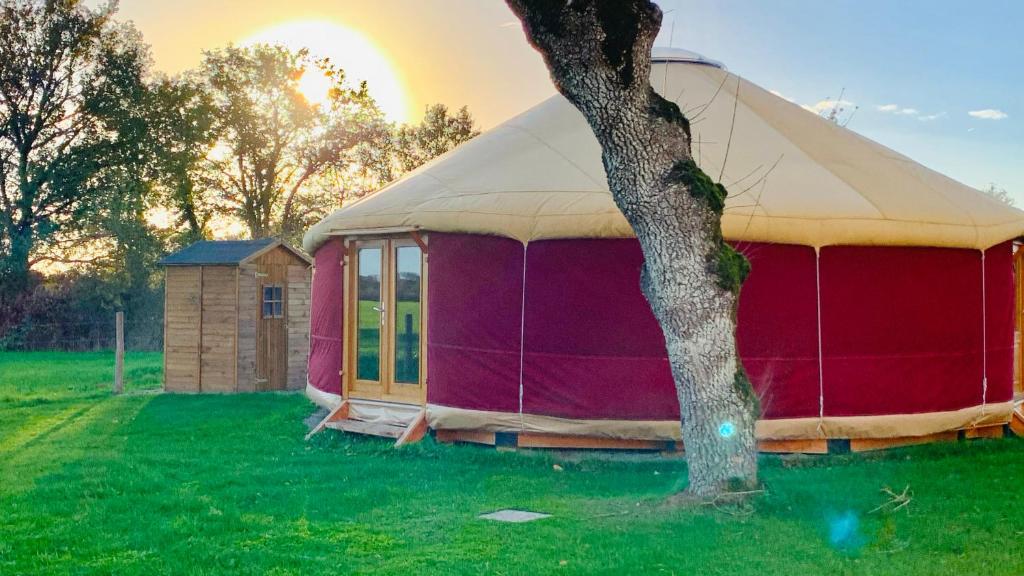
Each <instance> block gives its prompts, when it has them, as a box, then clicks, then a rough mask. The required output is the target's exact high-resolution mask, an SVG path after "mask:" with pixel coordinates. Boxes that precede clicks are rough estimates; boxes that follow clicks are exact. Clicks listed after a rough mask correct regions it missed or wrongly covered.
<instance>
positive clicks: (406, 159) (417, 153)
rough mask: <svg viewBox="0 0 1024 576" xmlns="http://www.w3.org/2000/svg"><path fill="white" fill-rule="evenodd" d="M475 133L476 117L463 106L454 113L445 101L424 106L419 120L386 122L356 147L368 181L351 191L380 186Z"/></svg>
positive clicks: (366, 190)
mask: <svg viewBox="0 0 1024 576" xmlns="http://www.w3.org/2000/svg"><path fill="white" fill-rule="evenodd" d="M478 134H480V131H479V130H477V129H476V121H475V120H473V115H472V114H470V113H469V109H468V108H466V107H465V106H463V107H462V108H460V109H459V111H458V112H456V113H455V114H451V113H450V112H449V111H448V107H447V106H445V105H444V104H432V105H430V106H427V109H426V112H425V113H424V115H423V121H422V122H420V123H419V124H403V125H401V126H395V125H390V126H386V127H385V128H384V129H382V130H378V131H376V132H374V133H373V134H372V138H371V140H370V141H369V142H367V143H366V144H364V145H361V146H360V147H359V149H358V161H359V165H360V167H361V168H362V171H363V174H364V175H365V176H367V177H369V179H370V184H369V185H368V186H364V187H363V189H362V190H359V191H356V193H355V194H352V195H353V196H359V195H362V194H365V193H367V192H369V191H371V190H374V189H376V188H379V187H380V186H383V185H385V184H387V183H389V182H391V181H393V180H395V179H397V178H399V177H401V176H402V175H403V174H405V173H406V172H410V171H412V170H415V169H416V168H418V167H420V166H422V165H423V164H426V163H427V162H429V161H430V160H432V159H434V158H436V157H437V156H440V155H441V154H444V153H445V152H448V151H449V150H451V149H453V148H455V147H456V146H458V145H459V144H462V143H463V142H466V141H468V140H470V139H471V138H474V137H475V136H477V135H478Z"/></svg>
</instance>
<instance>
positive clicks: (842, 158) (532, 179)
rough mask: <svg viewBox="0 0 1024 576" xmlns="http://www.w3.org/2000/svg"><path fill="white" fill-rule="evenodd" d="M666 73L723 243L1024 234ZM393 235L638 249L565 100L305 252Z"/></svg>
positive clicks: (783, 104)
mask: <svg viewBox="0 0 1024 576" xmlns="http://www.w3.org/2000/svg"><path fill="white" fill-rule="evenodd" d="M654 59H655V63H654V65H653V66H652V70H651V83H652V84H653V86H654V88H655V89H656V90H657V91H658V92H659V93H661V94H662V95H663V96H665V97H666V98H668V99H670V100H672V101H674V102H676V103H677V104H678V105H679V106H680V108H681V109H682V110H683V112H684V113H685V114H686V116H687V117H688V118H689V119H690V123H691V131H692V133H693V139H694V142H693V146H692V148H693V155H694V158H695V160H696V161H697V162H698V164H699V165H700V166H701V168H702V169H703V170H704V171H705V172H707V173H708V174H709V175H711V176H712V178H716V179H717V178H718V176H719V175H721V182H722V183H723V184H725V186H726V188H727V189H728V190H729V198H728V200H727V202H726V209H725V214H724V216H723V218H722V229H723V233H724V234H725V237H726V238H728V239H730V240H735V241H761V242H778V243H788V244H802V245H807V246H814V247H820V246H826V245H835V244H847V245H901V246H945V247H962V248H979V249H980V248H987V247H989V246H992V245H994V244H997V243H999V242H1002V241H1005V240H1008V239H1011V238H1016V237H1018V236H1020V235H1022V234H1024V212H1021V211H1019V210H1016V209H1014V208H1011V207H1008V206H1006V205H1004V204H1002V203H1000V202H999V201H997V200H995V199H993V198H991V197H989V196H988V195H986V194H984V193H982V192H979V191H977V190H975V189H973V188H970V187H968V186H965V185H964V184H961V183H959V182H956V181H955V180H952V179H951V178H947V177H946V176H943V175H942V174H939V173H938V172H935V171H933V170H930V169H928V168H925V167H924V166H921V165H920V164H917V163H916V162H914V161H912V160H910V159H909V158H907V157H906V156H903V155H901V154H899V153H897V152H894V151H892V150H890V149H888V148H886V147H884V146H882V145H880V144H878V143H876V142H873V141H871V140H868V139H867V138H864V137H863V136H860V135H859V134H857V133H856V132H853V131H851V130H848V129H846V128H843V127H840V126H837V125H836V124H834V123H833V122H830V121H828V120H826V119H823V118H821V117H819V116H817V115H816V114H813V113H810V112H808V111H806V110H804V109H803V108H801V107H800V106H798V105H796V104H793V103H791V102H789V101H787V100H785V99H783V98H780V97H778V96H775V95H774V94H771V93H770V92H768V91H767V90H764V89H763V88H761V87H759V86H757V85H755V84H752V83H750V82H748V81H746V80H743V79H742V78H740V77H738V76H736V75H734V74H731V73H729V72H727V71H726V70H725V69H724V68H723V67H722V66H721V65H720V64H719V63H717V62H714V61H712V60H708V59H706V58H704V57H702V56H700V55H697V54H694V53H692V52H687V51H683V50H667V51H665V50H656V51H655V53H654ZM730 133H731V134H732V137H731V141H730ZM723 164H724V165H725V166H724V168H723ZM387 229H422V230H433V231H439V232H464V233H479V234H492V235H499V236H506V237H510V238H515V239H518V240H520V241H523V242H528V241H530V240H540V239H552V238H621V237H631V236H633V232H632V230H631V229H630V227H629V224H628V223H627V222H626V220H625V218H624V217H623V216H622V214H621V213H620V212H619V210H618V208H617V207H616V206H615V203H614V202H613V200H612V197H611V194H610V193H609V191H608V185H607V181H606V178H605V173H604V168H603V166H602V164H601V149H600V146H599V145H598V143H597V140H596V139H595V137H594V135H593V133H592V132H591V130H590V127H589V126H588V125H587V123H586V121H585V120H584V119H583V117H582V115H581V114H580V113H579V112H578V111H577V110H576V109H575V108H574V107H573V106H572V105H571V104H570V103H569V102H568V101H567V100H566V99H565V98H563V97H562V96H554V97H551V98H549V99H548V100H546V101H544V102H542V103H540V104H538V105H537V106H535V107H533V108H531V109H529V110H527V111H526V112H524V113H522V114H520V115H518V116H516V117H514V118H512V119H510V120H508V121H506V122H504V123H503V124H501V125H499V126H497V127H495V128H493V129H491V130H488V131H487V132H485V133H483V134H481V135H480V136H478V137H476V138H474V139H473V140H471V141H469V142H467V143H465V144H463V145H462V146H459V147H458V148H456V149H455V150H453V151H451V152H449V153H448V154H445V155H443V156H441V157H440V158H437V159H435V160H433V161H432V162H430V163H428V164H426V165H424V166H422V167H420V168H418V169H417V170H415V171H413V172H410V173H409V174H407V175H405V176H404V177H403V178H401V179H399V180H397V181H395V182H393V183H392V184H390V185H388V186H387V187H385V188H384V189H382V190H381V191H380V192H377V193H376V194H373V195H372V196H369V197H367V198H364V199H362V200H360V201H358V202H356V203H353V204H351V205H349V206H346V207H344V208H342V209H340V210H338V211H336V212H335V213H333V214H332V215H330V216H328V217H327V218H325V219H324V220H323V221H321V222H320V223H319V224H317V225H316V226H314V227H313V228H311V229H310V230H309V232H308V233H307V234H306V237H305V240H304V242H303V245H304V246H305V248H306V250H309V251H313V250H315V249H316V248H317V247H318V246H319V245H320V244H322V243H323V242H324V241H325V239H326V238H327V237H329V236H332V235H338V234H352V233H359V232H361V231H362V232H367V231H370V230H387Z"/></svg>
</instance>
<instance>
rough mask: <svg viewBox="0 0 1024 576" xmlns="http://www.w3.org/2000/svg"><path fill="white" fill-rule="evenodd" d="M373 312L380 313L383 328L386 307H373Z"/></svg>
mask: <svg viewBox="0 0 1024 576" xmlns="http://www.w3.org/2000/svg"><path fill="white" fill-rule="evenodd" d="M373 311H374V312H379V313H380V325H381V326H383V325H384V307H383V306H374V307H373Z"/></svg>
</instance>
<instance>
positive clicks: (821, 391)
mask: <svg viewBox="0 0 1024 576" xmlns="http://www.w3.org/2000/svg"><path fill="white" fill-rule="evenodd" d="M814 286H815V298H814V301H815V303H816V305H817V308H818V434H821V431H822V427H823V426H824V424H825V366H824V365H825V360H824V351H823V347H822V344H821V249H820V248H818V247H815V248H814Z"/></svg>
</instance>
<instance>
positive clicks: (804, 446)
mask: <svg viewBox="0 0 1024 576" xmlns="http://www.w3.org/2000/svg"><path fill="white" fill-rule="evenodd" d="M1020 424H1021V430H1022V432H1024V418H1022V419H1021V422H1020ZM961 433H962V437H963V438H965V439H978V438H1002V436H1003V426H985V427H980V428H969V429H967V430H960V431H957V430H952V431H950V432H941V433H938V434H930V435H928V436H906V437H900V438H851V439H848V440H847V439H843V440H831V441H830V440H824V439H806V440H804V439H801V440H759V441H758V442H757V449H758V450H759V451H760V452H764V453H768V454H829V453H845V452H869V451H872V450H885V449H887V448H899V447H901V446H914V445H918V444H930V443H932V442H955V441H957V440H958V439H960V438H961ZM435 435H436V436H435V437H436V438H437V440H438V441H439V442H469V443H473V444H486V445H489V446H497V447H498V448H500V449H515V448H563V449H582V450H648V451H661V452H682V451H683V443H682V442H666V441H660V440H626V439H618V438H595V437H590V436H561V435H554V434H535V433H529V432H527V433H514V432H498V433H495V432H484V431H479V430H437V431H436V432H435Z"/></svg>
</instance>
